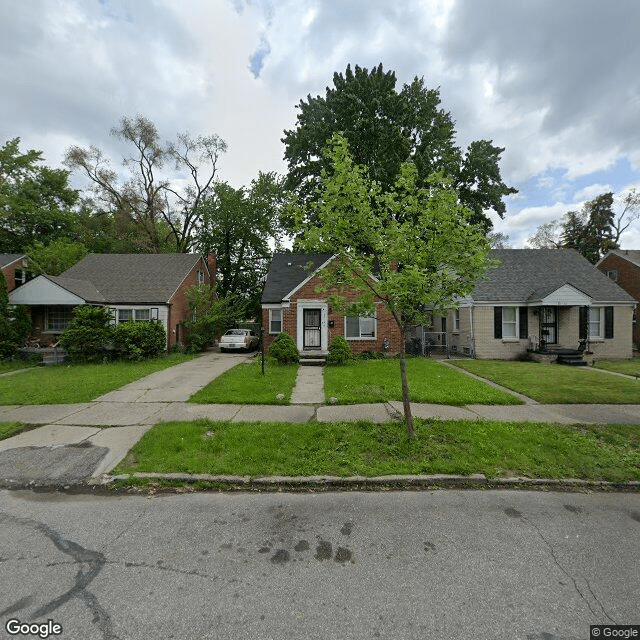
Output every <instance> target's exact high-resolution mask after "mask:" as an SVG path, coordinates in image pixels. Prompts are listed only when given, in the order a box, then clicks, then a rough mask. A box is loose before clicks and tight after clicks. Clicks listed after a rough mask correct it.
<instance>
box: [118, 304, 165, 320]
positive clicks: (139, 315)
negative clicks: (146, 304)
mask: <svg viewBox="0 0 640 640" xmlns="http://www.w3.org/2000/svg"><path fill="white" fill-rule="evenodd" d="M157 319H158V308H157V307H153V308H146V309H118V324H122V323H123V322H148V321H149V320H157Z"/></svg>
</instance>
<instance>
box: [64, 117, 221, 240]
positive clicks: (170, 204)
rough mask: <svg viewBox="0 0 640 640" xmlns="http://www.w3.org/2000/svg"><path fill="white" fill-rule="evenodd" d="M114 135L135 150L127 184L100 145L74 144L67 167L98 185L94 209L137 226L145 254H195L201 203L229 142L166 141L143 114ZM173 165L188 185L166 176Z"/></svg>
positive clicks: (128, 120) (210, 138)
mask: <svg viewBox="0 0 640 640" xmlns="http://www.w3.org/2000/svg"><path fill="white" fill-rule="evenodd" d="M111 134H112V135H114V136H115V137H117V138H119V139H121V140H124V141H125V142H128V143H129V144H130V145H131V147H132V149H133V151H132V154H131V155H128V156H126V157H125V158H124V159H123V165H124V167H125V168H126V169H127V171H128V172H129V177H128V179H126V180H125V181H124V182H121V181H120V179H119V177H118V174H117V172H116V171H114V170H113V169H112V168H111V166H110V162H109V160H108V158H106V157H105V155H104V153H103V152H102V151H101V150H100V149H99V148H98V147H95V146H91V147H90V148H89V149H85V148H82V147H78V146H74V147H71V148H70V149H68V151H67V153H66V156H65V165H66V166H67V167H69V168H70V169H72V170H79V171H81V172H82V173H84V175H85V176H86V177H88V178H89V180H91V182H92V183H93V191H94V202H93V204H94V208H96V209H98V210H101V211H106V212H108V213H109V214H110V215H111V216H113V218H114V220H115V221H116V222H120V224H122V225H123V226H125V227H126V226H130V224H129V225H128V223H132V224H133V225H135V229H136V235H137V237H138V239H139V241H140V245H139V249H138V250H139V251H148V252H163V251H167V250H173V251H176V252H178V253H185V252H188V251H190V250H191V248H192V247H193V243H194V241H195V237H194V236H195V232H196V231H197V229H198V227H199V225H200V213H199V212H200V204H201V203H202V202H203V200H204V199H205V198H206V197H207V196H208V194H209V193H210V192H211V189H212V188H213V185H214V180H215V175H216V172H217V163H218V159H219V157H220V155H221V154H222V153H224V152H225V151H226V149H227V145H226V143H225V142H224V140H222V139H221V138H219V137H218V136H217V135H209V136H202V135H201V136H197V137H196V138H193V137H192V136H190V135H189V134H188V133H182V134H178V136H177V139H176V141H174V142H167V143H163V142H162V141H161V140H160V134H159V133H158V129H157V128H156V126H155V124H154V123H153V122H151V121H150V120H148V119H147V118H145V117H143V116H136V117H135V118H127V117H123V118H122V120H121V122H120V125H119V126H118V127H114V128H113V129H112V130H111ZM167 164H173V167H174V170H175V171H177V172H178V175H177V176H176V178H179V179H181V180H182V181H184V182H185V183H186V186H185V187H183V188H180V187H178V186H177V185H178V184H179V180H169V179H168V178H167V177H166V176H165V175H164V174H163V173H162V169H163V167H164V166H165V165H167Z"/></svg>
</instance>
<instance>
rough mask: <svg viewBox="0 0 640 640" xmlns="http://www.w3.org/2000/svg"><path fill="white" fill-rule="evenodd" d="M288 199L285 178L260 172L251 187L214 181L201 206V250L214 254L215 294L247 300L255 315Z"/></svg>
mask: <svg viewBox="0 0 640 640" xmlns="http://www.w3.org/2000/svg"><path fill="white" fill-rule="evenodd" d="M284 200H285V194H284V191H283V187H282V179H281V178H279V177H278V176H276V175H275V174H274V173H260V174H259V176H258V178H256V179H255V180H252V182H251V184H250V186H249V187H248V188H244V187H241V188H235V187H232V186H231V185H229V184H227V183H226V182H218V183H216V184H215V185H214V186H213V188H212V191H211V194H210V196H209V197H208V198H206V199H205V200H204V202H203V203H202V205H201V207H200V212H199V213H200V216H201V219H202V226H201V228H200V230H199V232H198V241H197V247H198V250H199V251H200V252H201V253H204V254H207V253H209V252H213V253H215V254H216V264H217V272H218V274H217V277H218V284H217V287H216V290H217V293H218V295H219V296H220V297H222V298H227V297H229V296H235V297H236V298H241V299H243V300H245V301H246V302H247V303H248V308H249V310H250V312H251V313H257V311H258V309H259V296H260V289H261V287H260V286H259V283H260V280H261V278H262V277H263V276H264V275H265V273H266V272H267V269H268V268H269V262H270V259H271V255H272V252H273V246H274V245H278V244H279V242H280V239H281V232H280V227H279V212H280V210H281V208H282V205H283V202H284Z"/></svg>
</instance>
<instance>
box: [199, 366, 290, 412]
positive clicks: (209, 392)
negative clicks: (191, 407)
mask: <svg viewBox="0 0 640 640" xmlns="http://www.w3.org/2000/svg"><path fill="white" fill-rule="evenodd" d="M297 374H298V365H297V364H288V365H281V364H278V363H277V362H274V361H272V360H265V374H264V375H262V367H261V361H260V358H259V357H257V358H254V359H253V360H251V361H250V362H243V363H240V364H238V365H236V366H235V367H233V368H232V369H229V370H228V371H225V372H224V373H223V374H222V375H221V376H218V377H217V378H216V379H215V380H212V381H211V382H210V383H209V384H208V385H207V386H206V387H204V388H203V389H200V391H198V392H197V393H196V394H195V395H193V396H191V398H190V399H189V402H197V403H200V404H289V401H290V400H291V392H292V391H293V388H294V386H295V384H296V376H297ZM278 394H282V395H283V396H284V399H283V400H278V399H277V397H276V396H278Z"/></svg>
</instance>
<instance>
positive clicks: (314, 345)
mask: <svg viewBox="0 0 640 640" xmlns="http://www.w3.org/2000/svg"><path fill="white" fill-rule="evenodd" d="M302 321H303V325H304V326H303V330H304V339H303V343H302V347H303V349H320V348H321V346H322V342H321V339H320V309H304V311H303V314H302Z"/></svg>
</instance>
